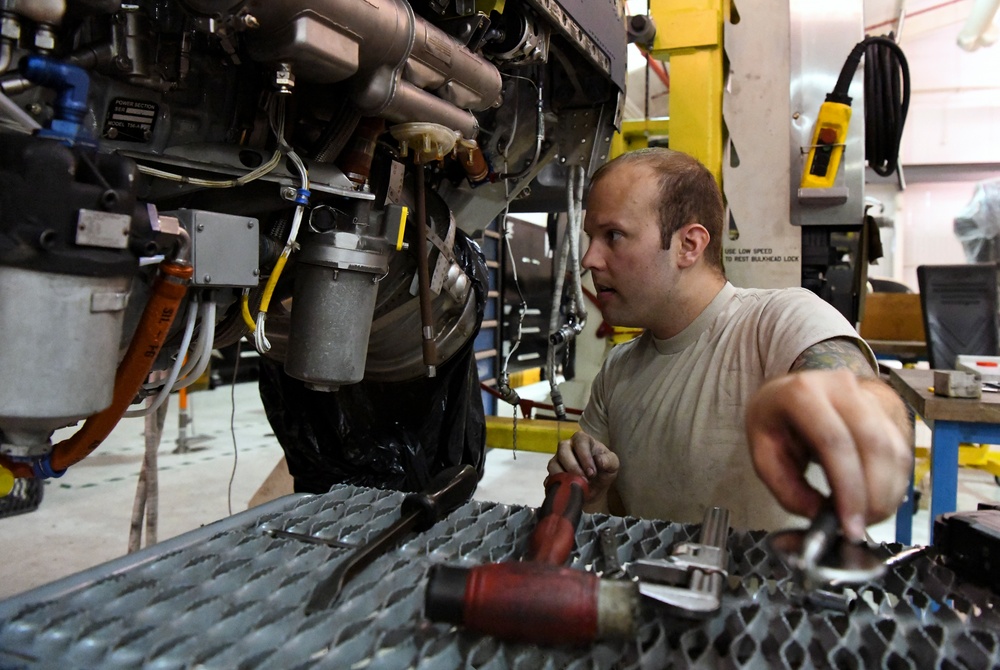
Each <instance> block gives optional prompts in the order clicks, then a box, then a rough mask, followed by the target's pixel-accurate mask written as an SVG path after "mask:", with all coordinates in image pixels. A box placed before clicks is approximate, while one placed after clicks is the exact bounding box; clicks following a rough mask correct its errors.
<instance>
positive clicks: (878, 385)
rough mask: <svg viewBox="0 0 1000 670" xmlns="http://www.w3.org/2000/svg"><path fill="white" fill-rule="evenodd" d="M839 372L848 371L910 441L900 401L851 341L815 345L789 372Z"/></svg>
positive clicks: (908, 424) (837, 339)
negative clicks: (876, 399)
mask: <svg viewBox="0 0 1000 670" xmlns="http://www.w3.org/2000/svg"><path fill="white" fill-rule="evenodd" d="M840 369H847V370H850V371H851V372H853V373H854V374H855V376H857V377H858V381H859V383H860V384H861V385H862V388H864V389H865V390H866V391H869V392H870V393H873V394H874V395H875V396H876V398H878V400H879V403H880V404H881V405H882V408H883V409H884V410H885V412H886V413H887V414H888V415H889V416H890V417H891V418H892V421H893V423H895V424H896V427H897V428H899V432H900V433H901V434H902V435H903V436H904V438H905V439H906V440H910V438H911V434H912V431H913V422H912V421H911V420H910V415H909V413H908V412H907V411H906V407H905V406H904V405H903V401H902V399H901V398H900V397H899V395H898V394H897V393H896V392H895V391H894V390H892V387H890V386H889V385H888V384H886V383H885V382H883V381H882V380H881V379H880V378H879V376H878V374H877V373H876V372H875V371H874V370H872V366H871V363H870V362H869V361H868V357H867V356H865V354H864V352H863V351H862V350H861V347H860V346H859V345H858V343H857V341H856V340H854V339H852V338H850V337H834V338H831V339H829V340H823V341H822V342H819V343H817V344H814V345H813V346H811V347H809V348H808V349H806V350H805V351H803V352H802V353H801V354H799V357H798V358H796V359H795V362H794V363H792V369H791V372H800V371H802V370H840Z"/></svg>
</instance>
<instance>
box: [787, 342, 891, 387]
mask: <svg viewBox="0 0 1000 670" xmlns="http://www.w3.org/2000/svg"><path fill="white" fill-rule="evenodd" d="M841 368H847V369H848V370H850V371H851V372H853V373H854V374H855V375H857V376H858V377H860V378H862V379H876V378H877V377H878V375H877V374H876V373H875V371H874V370H872V366H871V363H869V362H868V357H867V356H865V355H864V352H862V351H861V347H860V346H858V343H857V342H856V341H854V340H852V339H851V338H849V337H835V338H832V339H829V340H823V341H822V342H819V343H818V344H814V345H812V346H811V347H809V348H808V349H806V350H805V351H803V352H802V353H801V354H799V357H798V358H796V359H795V362H794V363H792V369H791V372H798V371H799V370H838V369H841Z"/></svg>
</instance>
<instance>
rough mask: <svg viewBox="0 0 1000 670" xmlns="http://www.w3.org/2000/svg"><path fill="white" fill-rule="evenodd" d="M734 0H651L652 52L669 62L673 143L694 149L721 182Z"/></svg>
mask: <svg viewBox="0 0 1000 670" xmlns="http://www.w3.org/2000/svg"><path fill="white" fill-rule="evenodd" d="M729 10H730V2H729V0H651V1H650V15H651V16H652V18H653V22H654V23H655V24H656V38H655V39H654V40H653V45H652V48H651V49H650V53H651V54H652V55H653V57H654V58H659V59H664V58H669V61H670V106H669V109H670V148H671V149H676V150H678V151H683V152H684V153H687V154H691V155H692V156H694V157H695V158H697V159H698V160H700V161H701V162H702V163H704V164H705V165H706V166H707V167H708V169H709V170H711V171H712V174H714V175H715V179H716V181H718V182H719V183H720V184H721V183H722V148H723V142H724V140H725V132H724V129H723V126H722V87H723V86H724V84H725V81H724V76H725V73H724V72H723V50H722V27H723V21H725V20H727V19H728V16H729Z"/></svg>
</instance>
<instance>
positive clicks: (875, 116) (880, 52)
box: [826, 36, 910, 177]
mask: <svg viewBox="0 0 1000 670" xmlns="http://www.w3.org/2000/svg"><path fill="white" fill-rule="evenodd" d="M862 56H864V57H865V158H866V159H867V160H868V165H870V166H871V168H872V169H873V170H874V171H875V172H876V173H877V174H879V175H881V176H883V177H888V176H889V175H891V174H892V173H893V172H895V171H896V168H897V167H898V166H899V142H900V140H901V139H902V138H903V124H904V123H906V111H907V109H909V107H910V68H909V66H908V65H907V64H906V56H905V55H904V54H903V50H902V49H900V48H899V45H898V44H896V43H895V42H894V41H893V40H892V38H891V37H884V36H869V37H866V38H865V39H863V40H862V41H860V42H858V43H857V44H856V45H854V48H853V49H851V54H850V55H849V56H848V57H847V61H845V62H844V67H843V68H842V69H841V71H840V77H839V78H838V79H837V84H836V86H834V87H833V91H831V92H830V93H828V94H827V96H826V99H827V100H830V101H833V102H839V103H843V104H845V105H850V104H851V97H850V96H849V95H847V91H848V89H849V88H850V87H851V80H852V79H854V73H855V72H857V69H858V63H860V62H861V57H862Z"/></svg>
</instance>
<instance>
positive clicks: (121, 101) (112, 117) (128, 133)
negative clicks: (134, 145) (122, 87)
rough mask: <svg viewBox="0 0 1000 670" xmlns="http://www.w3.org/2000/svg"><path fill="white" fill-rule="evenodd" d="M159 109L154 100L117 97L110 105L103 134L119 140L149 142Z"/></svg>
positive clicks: (108, 137)
mask: <svg viewBox="0 0 1000 670" xmlns="http://www.w3.org/2000/svg"><path fill="white" fill-rule="evenodd" d="M159 109H160V108H159V105H157V104H156V103H153V102H147V101H145V100H129V99H128V98H115V99H114V100H112V101H111V104H110V105H108V114H107V116H106V117H105V118H104V130H103V131H102V132H101V135H102V136H103V137H105V138H107V139H109V140H116V141H118V142H149V141H150V140H151V139H153V127H154V126H155V125H156V116H157V114H158V112H159Z"/></svg>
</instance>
